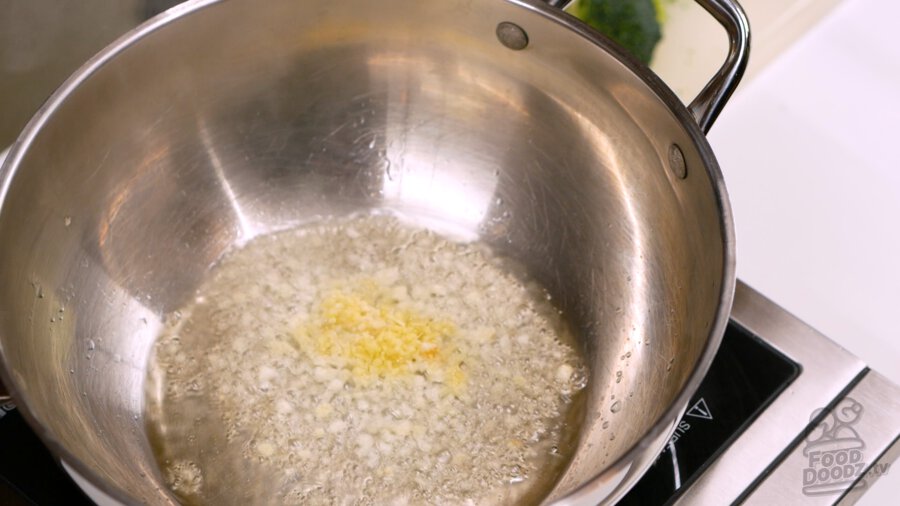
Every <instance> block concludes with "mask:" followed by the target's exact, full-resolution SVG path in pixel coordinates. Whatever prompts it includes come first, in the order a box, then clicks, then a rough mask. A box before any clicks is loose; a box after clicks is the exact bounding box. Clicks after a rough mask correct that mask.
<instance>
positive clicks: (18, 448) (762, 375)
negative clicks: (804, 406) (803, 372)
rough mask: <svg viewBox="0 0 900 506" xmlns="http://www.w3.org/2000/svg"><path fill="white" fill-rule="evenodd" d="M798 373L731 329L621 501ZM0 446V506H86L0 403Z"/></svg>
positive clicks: (677, 486)
mask: <svg viewBox="0 0 900 506" xmlns="http://www.w3.org/2000/svg"><path fill="white" fill-rule="evenodd" d="M799 371H800V367H799V366H798V365H797V364H795V363H794V362H792V361H790V360H789V359H787V358H786V357H784V356H783V355H782V354H781V353H779V352H777V351H776V350H774V349H772V348H771V347H770V346H769V345H767V344H766V343H765V342H763V341H762V340H761V339H759V338H758V337H757V336H754V335H752V334H751V333H750V332H748V331H746V330H745V329H743V328H741V327H740V326H738V325H737V324H734V323H732V324H730V325H729V326H728V329H727V331H726V333H725V337H724V339H723V340H722V346H721V347H720V349H719V352H718V354H717V355H716V358H715V360H714V361H713V363H712V365H711V366H710V370H709V373H708V374H707V376H706V378H705V379H704V381H703V383H702V384H701V385H700V388H699V389H698V391H697V393H696V394H695V395H694V398H693V399H692V400H691V402H690V404H689V406H690V407H689V408H688V411H687V412H686V413H685V415H684V417H683V418H682V420H681V421H680V422H679V424H678V428H677V430H676V432H675V435H674V436H673V437H672V440H671V442H670V444H669V445H668V446H667V447H666V449H665V450H664V451H663V452H662V454H660V456H659V457H658V458H657V460H656V462H655V463H654V464H653V466H652V467H651V468H650V469H649V470H648V471H647V473H646V474H645V475H644V477H643V478H642V479H641V480H640V482H638V484H637V485H636V486H635V488H634V489H632V491H631V492H629V493H628V495H627V496H625V498H624V499H623V500H622V502H621V504H625V505H638V504H639V505H644V506H651V505H657V504H667V503H670V502H672V501H674V500H675V499H677V498H678V495H679V494H680V493H681V492H682V491H683V490H684V489H685V487H687V486H688V485H690V483H691V482H693V480H695V479H696V478H697V476H699V474H700V473H701V472H702V471H703V469H705V467H706V466H707V465H708V463H709V462H711V461H712V460H713V459H714V458H715V457H716V456H717V455H718V454H719V453H721V452H722V451H723V450H724V449H726V448H727V447H728V445H730V444H731V442H732V441H733V440H734V439H735V438H737V437H738V436H739V435H740V434H741V432H743V430H744V428H745V427H746V426H747V425H748V424H749V423H750V422H752V421H753V420H754V419H755V418H756V417H757V416H758V415H759V413H761V412H762V411H763V410H764V409H765V407H766V406H767V405H768V404H769V403H770V402H771V401H772V400H773V399H774V398H775V397H776V396H777V395H778V394H779V393H780V392H781V391H782V390H783V389H784V388H785V387H787V385H789V384H790V382H791V381H792V380H793V379H794V378H795V377H796V376H797V374H799ZM0 449H2V454H0V504H3V505H13V506H18V505H38V506H43V505H57V504H66V505H80V504H92V502H91V501H90V500H89V499H88V498H87V497H86V496H85V495H84V494H83V493H82V492H81V491H80V489H79V488H78V487H77V486H76V485H75V484H74V483H73V482H72V481H71V479H69V477H68V475H67V474H66V473H65V471H63V469H62V468H61V467H60V466H59V464H57V462H56V461H55V460H54V459H53V457H52V456H51V455H50V453H49V452H48V451H47V449H46V448H44V446H43V445H42V444H41V442H40V440H39V439H38V438H37V436H35V435H34V433H33V432H31V430H30V428H29V427H28V425H27V424H26V423H25V421H24V420H23V419H22V417H21V415H20V414H19V413H18V410H16V409H15V407H14V406H13V405H12V404H11V403H7V404H3V405H0Z"/></svg>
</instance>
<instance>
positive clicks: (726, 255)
mask: <svg viewBox="0 0 900 506" xmlns="http://www.w3.org/2000/svg"><path fill="white" fill-rule="evenodd" d="M224 1H227V0H188V1H186V2H184V3H182V4H179V5H177V6H175V7H172V8H171V9H169V10H167V11H164V12H163V13H161V14H159V15H157V16H155V17H153V18H151V19H149V20H147V21H145V22H144V23H142V24H140V25H138V26H137V27H135V28H134V29H132V30H130V31H128V32H127V33H125V34H124V35H122V36H121V37H119V38H117V39H116V40H115V41H113V42H112V43H110V44H109V45H108V46H106V47H105V48H104V49H102V50H101V51H100V52H98V53H97V54H96V55H94V56H93V57H91V58H90V59H89V60H88V61H87V62H85V63H84V64H83V65H82V66H81V67H80V68H79V69H78V70H76V71H75V72H74V73H73V74H72V75H71V76H70V77H69V78H68V79H66V81H65V82H64V83H63V84H62V85H60V87H59V88H57V90H56V91H55V92H54V93H53V94H52V95H51V96H50V98H48V99H47V101H46V102H45V103H44V104H43V105H42V106H41V107H40V109H38V111H37V112H36V113H35V115H34V116H33V117H32V118H31V120H29V122H28V124H27V125H26V126H25V128H24V129H23V130H22V133H21V134H20V135H19V137H18V138H17V139H16V141H15V142H14V143H13V144H12V145H11V146H10V147H9V150H8V152H7V156H6V159H5V161H4V162H3V163H2V165H0V212H2V207H3V202H4V201H5V198H6V195H7V192H8V191H9V187H10V185H11V182H12V179H13V176H14V175H15V172H16V169H17V168H18V166H19V164H20V163H21V160H22V158H23V157H24V156H25V154H26V152H27V151H28V148H29V146H30V145H31V143H32V142H33V141H34V139H35V137H36V136H37V134H38V133H39V132H40V131H41V130H42V128H43V126H44V124H45V123H47V121H49V120H50V118H51V117H52V116H53V114H54V113H55V111H56V110H57V109H58V108H59V107H60V105H61V104H63V103H64V102H65V100H66V99H67V98H68V96H69V95H70V94H71V93H72V92H73V91H74V90H76V89H77V88H78V87H79V86H80V85H81V83H83V82H84V81H86V80H87V79H89V78H90V77H91V76H92V75H93V74H94V73H95V72H97V71H98V70H99V69H100V68H101V67H103V66H104V65H105V64H106V63H107V62H109V61H111V60H112V59H113V58H115V57H116V56H117V55H118V54H119V53H121V52H122V51H124V50H125V49H127V48H128V47H130V46H131V45H132V44H135V43H136V42H138V41H139V40H140V39H142V38H144V37H146V36H148V35H150V34H151V33H153V32H155V31H156V30H158V29H160V28H162V27H164V26H166V25H168V24H169V23H171V22H173V21H175V20H177V19H179V18H182V17H184V16H187V15H190V14H193V13H195V12H199V11H200V10H202V9H204V8H207V7H210V6H212V5H215V4H218V3H221V2H224ZM503 1H505V2H508V3H511V4H514V5H517V6H519V7H521V8H523V9H525V10H528V11H530V12H532V13H534V14H536V15H540V16H543V17H545V18H547V19H549V20H551V21H553V22H555V23H556V24H557V25H559V26H560V27H561V28H563V29H566V30H569V31H571V32H574V33H575V34H576V35H578V36H580V37H582V38H583V39H585V40H587V41H588V42H590V43H592V44H593V45H595V46H597V47H598V48H599V49H601V50H603V51H606V52H607V53H609V54H610V55H612V56H613V57H615V58H616V59H617V60H618V61H619V62H620V63H621V64H623V65H624V66H625V67H626V68H627V69H628V70H630V71H631V72H632V73H633V74H634V75H635V76H637V77H638V78H639V79H640V80H641V81H642V82H643V83H644V84H645V85H647V86H648V87H649V88H650V89H651V90H652V91H653V92H654V93H655V95H656V96H657V98H659V99H660V100H661V101H662V102H663V103H664V104H665V105H666V106H667V107H668V109H669V111H670V112H671V113H672V114H673V115H674V116H675V117H676V119H677V120H678V121H679V122H680V123H681V124H682V126H683V127H684V129H685V131H686V133H687V134H688V136H689V137H690V138H691V141H692V142H693V143H694V147H695V148H696V149H697V152H698V154H699V156H700V158H701V160H702V161H703V167H704V169H705V170H706V173H707V176H708V177H709V179H710V182H711V183H712V190H713V192H714V194H715V195H714V197H715V201H716V207H717V209H718V211H719V217H720V220H719V222H720V233H721V234H722V240H723V244H722V246H723V250H722V251H723V258H722V260H723V270H722V278H721V280H720V282H721V286H720V291H719V305H718V308H717V310H716V314H715V316H714V318H713V320H712V321H711V325H710V330H709V334H708V336H707V340H706V343H705V345H704V348H703V351H702V353H701V355H700V358H699V359H698V360H697V362H696V364H695V366H694V370H693V371H692V372H691V374H690V376H689V377H688V380H687V382H686V383H685V384H684V386H683V387H682V389H681V392H680V393H679V394H678V396H677V397H676V399H675V401H674V402H673V403H671V404H670V405H669V407H668V408H667V409H666V411H665V412H664V413H663V414H662V415H661V416H660V417H659V418H658V419H657V420H656V421H655V422H654V423H653V425H652V426H651V428H650V430H649V431H647V432H646V433H645V434H644V435H643V436H641V438H640V439H639V440H638V441H637V443H635V444H634V446H632V447H631V448H630V449H629V450H628V451H627V452H625V454H624V455H622V456H621V457H620V458H619V459H618V460H616V461H615V462H614V463H612V464H611V465H609V466H607V467H606V468H605V469H601V470H598V472H597V474H596V475H594V476H593V477H592V478H591V479H589V480H588V481H586V482H585V483H583V484H581V485H580V486H578V488H576V489H574V490H573V491H571V492H570V493H569V494H567V495H565V496H563V497H560V498H559V499H557V500H556V501H555V502H554V503H553V504H555V505H576V504H596V502H597V501H598V500H600V501H602V502H611V501H614V500H616V499H618V498H619V497H621V495H624V493H625V492H627V490H628V489H629V488H631V485H633V484H634V482H636V481H637V479H638V478H639V477H640V476H641V475H643V473H644V472H645V470H646V467H648V466H649V465H650V463H652V460H649V459H648V461H647V462H646V463H645V465H644V466H643V467H644V469H638V471H639V472H638V473H635V472H634V471H635V470H634V469H631V464H632V463H633V462H634V461H636V460H638V457H640V456H641V455H642V454H644V453H646V452H648V451H653V452H654V454H655V453H657V452H658V451H659V450H660V449H661V448H659V447H657V445H655V444H654V442H658V441H660V440H662V441H668V439H669V437H670V436H671V434H672V432H673V431H674V429H675V422H677V421H678V420H679V419H680V418H681V416H682V415H683V414H684V411H685V410H686V409H687V404H688V402H689V400H690V398H691V396H692V395H693V394H694V392H695V391H696V390H697V388H698V387H699V385H700V382H701V381H702V380H703V378H704V376H705V375H706V372H707V371H708V369H709V366H710V364H711V363H712V360H713V358H714V357H715V355H716V352H717V351H718V348H719V344H720V343H721V341H722V337H723V335H724V333H725V328H726V326H727V324H728V320H729V317H730V314H731V307H732V303H733V300H734V290H735V284H736V274H735V272H736V268H735V257H736V254H735V232H734V221H733V216H732V212H731V205H730V203H729V200H728V192H727V190H726V188H725V181H724V178H723V176H722V173H721V170H720V168H719V165H718V162H717V161H716V159H715V156H714V154H713V152H712V148H711V147H710V145H709V143H708V141H707V140H706V137H705V135H704V134H703V132H702V131H701V129H700V127H699V126H698V125H697V123H696V120H695V119H694V117H693V116H692V115H691V113H690V112H689V111H688V109H687V107H686V106H685V105H684V104H683V103H682V102H681V101H680V100H679V99H678V97H676V96H675V93H674V92H673V91H672V90H671V89H670V88H669V87H668V86H667V85H666V84H665V83H664V82H663V81H662V79H660V78H659V76H657V75H656V74H655V73H654V72H653V71H652V70H650V68H649V67H648V66H647V65H645V64H644V63H642V62H640V61H638V60H637V59H635V58H634V57H633V56H632V55H631V54H630V53H628V52H627V51H626V50H624V49H623V48H621V47H620V46H619V45H618V44H616V43H615V42H613V41H612V40H611V39H609V38H608V37H606V36H605V35H603V34H601V33H599V32H597V31H596V30H594V29H593V28H591V27H590V26H588V25H587V24H586V23H584V22H582V21H581V20H579V19H578V18H575V17H574V16H572V15H570V14H568V13H566V12H564V11H562V10H561V9H558V8H554V7H551V6H549V5H547V4H546V3H544V2H543V1H542V0H503ZM5 363H6V356H5V353H4V351H3V350H2V348H0V379H2V381H3V384H4V385H5V386H6V387H7V389H8V391H9V394H10V396H11V397H12V398H13V399H14V400H15V403H16V405H17V406H18V407H19V410H20V412H21V413H22V416H23V418H24V419H25V420H26V422H27V423H28V425H29V426H30V427H31V428H32V430H34V432H35V433H36V434H37V435H38V437H40V439H41V441H42V442H43V443H44V445H45V446H47V447H48V448H49V449H50V451H51V453H52V454H53V455H55V456H56V457H57V458H59V459H60V460H61V461H63V462H65V463H66V464H67V465H68V466H70V467H71V468H72V469H73V470H74V471H75V472H76V473H78V474H79V475H80V476H82V477H83V478H84V479H86V480H87V481H88V482H89V483H90V484H92V485H94V486H95V487H97V489H99V490H100V491H101V492H103V493H104V494H106V495H108V496H110V497H111V498H112V499H114V500H116V501H119V502H120V503H123V504H131V503H134V502H135V500H134V498H133V497H131V496H130V495H129V494H127V493H126V492H125V491H124V490H122V489H120V488H119V487H117V486H115V485H112V484H110V483H109V482H107V481H106V480H103V479H102V478H101V477H100V476H99V475H98V474H97V473H95V472H94V471H93V469H91V468H90V467H89V466H87V465H86V464H85V463H84V462H82V460H81V459H79V458H77V457H76V456H75V455H74V454H72V453H71V452H69V451H68V450H67V449H66V448H65V447H64V446H63V445H62V444H60V443H59V442H58V441H57V440H56V438H54V437H53V435H52V434H50V433H49V431H48V430H47V429H46V428H45V427H44V426H43V425H42V424H41V423H40V422H39V421H38V420H37V418H35V417H34V416H33V415H32V414H31V408H30V407H29V403H28V401H27V398H26V397H25V396H23V395H20V394H19V388H18V385H17V382H16V381H15V378H13V377H12V376H11V375H10V374H9V372H8V371H7V370H6V367H5ZM662 436H666V437H665V439H661V438H662ZM620 474H622V475H623V476H624V477H623V478H621V479H620V480H619V481H618V482H615V478H616V476H618V475H620ZM610 481H613V483H612V484H611V485H610V484H609V482H610ZM610 487H611V488H610ZM603 492H606V494H607V495H606V496H605V497H603V498H598V497H597V495H600V494H601V493H603Z"/></svg>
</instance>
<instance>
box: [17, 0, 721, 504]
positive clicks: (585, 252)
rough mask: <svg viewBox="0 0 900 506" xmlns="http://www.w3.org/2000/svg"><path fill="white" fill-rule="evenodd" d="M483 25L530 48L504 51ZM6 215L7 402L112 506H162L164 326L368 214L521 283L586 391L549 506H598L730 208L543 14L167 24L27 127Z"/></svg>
mask: <svg viewBox="0 0 900 506" xmlns="http://www.w3.org/2000/svg"><path fill="white" fill-rule="evenodd" d="M502 21H509V22H513V23H515V24H517V25H519V26H521V27H523V29H524V30H526V31H527V33H528V35H529V38H530V43H529V46H528V48H527V49H526V50H523V51H517V52H511V51H510V50H509V49H508V48H506V47H504V46H503V45H502V44H500V43H499V42H498V41H497V38H496V35H495V29H496V26H497V24H498V23H500V22H502ZM224 26H228V27H229V29H227V30H223V29H222V27H224ZM241 27H266V28H265V30H257V29H252V28H248V29H241ZM673 143H677V144H678V145H679V146H680V147H681V149H682V151H683V154H684V159H685V162H686V164H687V167H689V175H688V177H687V178H686V179H679V178H678V177H677V176H675V175H673V174H672V173H671V172H670V171H669V170H668V169H667V168H666V161H667V160H668V150H669V147H670V146H671V145H672V144H673ZM0 206H2V207H0V243H2V244H4V245H5V247H4V249H3V251H2V252H0V255H2V256H0V279H2V280H3V283H2V284H0V307H3V308H4V311H2V312H0V347H2V358H3V363H4V372H3V374H4V378H3V379H4V381H5V382H7V384H8V386H10V387H11V388H12V389H13V391H14V395H15V397H16V399H17V401H18V404H19V405H20V406H21V407H22V408H23V409H22V410H23V413H24V414H25V415H26V417H27V418H28V420H29V422H30V423H31V424H32V425H33V426H34V427H35V429H36V430H37V432H38V434H39V435H40V436H41V437H42V438H43V439H44V441H45V442H46V443H47V444H48V446H50V448H51V449H52V450H53V451H54V452H56V453H57V454H58V455H60V456H62V457H63V458H64V459H65V460H66V461H67V462H68V463H69V464H71V466H72V467H73V468H75V469H76V470H77V471H78V472H79V473H80V474H82V475H83V476H85V477H86V478H87V479H89V480H90V481H91V482H93V483H95V484H96V485H97V486H98V487H100V488H101V489H103V490H105V491H107V492H110V493H111V494H112V495H114V496H115V497H117V498H119V499H122V500H125V501H128V502H149V503H160V502H163V503H164V502H171V501H172V500H173V499H172V497H171V495H170V494H168V492H166V491H165V490H164V487H163V486H162V481H161V479H160V475H159V472H158V470H157V468H156V464H155V463H154V460H153V458H152V455H151V454H150V452H149V448H148V444H147V440H146V437H145V435H144V427H143V421H142V420H141V415H142V403H143V390H142V385H143V382H144V371H145V366H146V361H147V357H148V354H149V351H150V349H151V346H152V343H153V340H154V338H155V336H156V334H157V332H158V331H159V328H160V326H161V322H162V319H163V318H164V317H165V316H166V315H167V314H169V313H170V312H172V311H174V310H176V309H178V308H179V306H181V305H182V304H183V303H184V302H185V301H186V300H187V299H189V298H190V297H191V295H192V293H193V291H194V289H195V288H196V287H197V285H198V284H199V283H200V282H201V281H202V280H203V279H204V277H205V276H206V275H207V273H208V270H209V267H210V265H211V264H212V263H213V262H214V261H215V260H216V259H217V258H219V257H220V256H221V255H222V254H223V252H225V251H226V250H227V249H228V248H230V247H232V246H234V245H237V244H241V243H242V242H245V241H247V240H250V239H252V238H253V237H255V236H258V235H260V234H265V233H269V232H272V231H276V230H281V229H284V228H287V227H292V226H296V225H299V224H302V223H305V222H309V221H312V220H315V219H316V218H317V217H320V216H322V215H325V214H332V215H343V214H347V213H351V212H355V211H359V210H367V209H380V210H387V211H390V212H394V213H400V214H404V215H406V216H409V217H411V218H414V219H417V220H418V221H419V222H420V223H422V224H423V225H426V226H429V227H432V228H434V229H436V230H438V231H442V232H446V233H448V234H451V235H454V236H456V237H458V238H460V239H462V240H473V239H480V240H483V241H486V242H487V243H489V244H491V245H493V246H494V247H495V248H496V249H497V250H498V251H500V252H502V253H504V254H508V255H511V256H513V257H515V258H517V259H519V260H520V261H521V262H522V263H523V264H524V265H526V266H527V267H528V268H529V269H530V271H531V274H532V275H533V276H535V277H536V278H538V279H539V280H540V281H542V282H543V283H544V284H545V285H546V287H547V288H548V290H549V291H550V292H551V293H552V294H553V296H554V300H556V301H557V303H558V304H559V305H560V307H561V309H563V310H564V311H565V312H566V314H567V315H569V318H571V320H572V322H573V323H574V325H575V326H576V328H577V329H578V330H579V334H580V337H581V341H582V345H583V347H584V349H585V353H586V356H587V358H588V361H589V364H590V367H591V383H590V386H589V389H588V396H587V406H586V414H585V420H584V426H583V430H582V434H581V439H580V441H579V446H578V450H577V452H576V456H575V458H574V459H573V462H572V463H571V465H570V466H569V468H568V470H567V472H566V474H565V476H563V477H562V479H561V480H560V482H559V484H558V485H557V488H556V490H555V491H554V492H553V494H552V497H553V498H555V499H560V503H561V504H596V503H597V502H599V501H602V500H604V498H605V500H613V499H615V498H616V497H617V496H618V495H620V494H621V493H622V492H623V491H624V490H625V489H626V488H627V487H628V486H630V484H631V483H632V482H633V481H634V480H635V479H636V478H637V477H638V476H640V474H641V473H642V472H643V470H644V469H645V468H646V466H647V465H649V464H650V463H651V462H652V460H653V458H655V456H656V454H657V453H658V452H659V450H660V448H661V447H662V445H663V444H664V443H665V441H666V440H667V439H668V437H669V435H670V434H671V431H672V429H673V427H674V423H675V421H676V420H677V418H678V417H679V415H680V414H681V413H682V412H683V411H684V409H685V406H686V403H687V401H688V399H689V397H690V394H691V393H692V391H693V390H694V389H695V388H696V386H697V385H698V383H699V381H700V380H701V378H702V376H703V374H704V373H705V371H706V369H707V367H708V365H709V362H710V361H711V359H712V357H713V355H714V353H715V350H716V348H717V345H718V342H719V340H720V338H721V334H722V332H723V330H724V326H725V324H726V322H727V316H728V313H729V310H730V306H731V298H732V291H733V286H734V269H733V262H734V243H733V231H732V224H731V215H730V211H729V208H728V203H727V198H726V194H725V190H724V186H723V183H722V180H721V175H720V173H719V171H718V167H717V165H716V163H715V160H714V158H713V156H712V153H711V151H710V149H709V146H708V144H707V143H706V141H705V139H704V138H703V136H702V132H701V130H700V129H699V128H698V127H697V125H696V124H695V123H694V122H693V118H692V117H691V115H690V113H689V112H688V110H687V109H686V108H685V107H684V106H683V105H682V104H680V103H679V102H678V101H677V100H676V98H675V97H674V95H673V94H672V93H671V92H670V91H669V90H668V88H666V87H665V86H664V85H663V84H662V83H661V82H660V81H659V80H658V79H657V78H656V77H655V76H653V75H652V74H651V73H649V71H647V69H646V68H645V67H643V66H640V65H638V64H636V63H634V62H632V61H631V60H630V59H629V58H628V57H627V56H626V55H624V54H622V53H621V52H620V50H619V49H618V48H617V47H615V46H613V45H611V44H609V43H608V41H607V40H606V39H605V38H603V37H600V36H598V35H596V34H595V33H593V32H591V31H590V29H589V28H587V27H586V26H585V25H584V24H582V23H580V22H577V21H575V20H574V19H573V18H571V17H570V16H567V15H564V14H562V13H561V12H559V11H558V10H556V9H553V8H550V7H547V6H546V5H544V4H542V3H541V2H538V1H536V0H528V1H526V0H508V1H500V0H495V1H485V2H477V3H475V2H471V1H468V0H441V1H415V2H414V1H409V0H406V1H402V0H384V1H381V2H369V1H366V0H341V1H333V2H327V3H308V2H293V1H288V0H279V1H271V2H267V3H266V4H265V8H260V6H259V4H258V3H256V2H253V1H250V0H231V1H227V2H218V1H213V0H205V1H197V2H189V3H188V4H183V5H181V6H179V7H176V8H174V9H172V10H170V11H168V12H167V13H165V14H163V15H162V16H160V17H158V18H156V19H155V20H153V21H152V22H150V23H149V24H146V25H143V26H142V27H140V28H139V29H138V30H136V31H135V32H132V33H131V34H129V35H128V36H126V37H124V38H123V39H121V40H120V41H119V42H118V43H117V44H116V45H114V46H112V47H111V48H109V49H107V50H105V51H104V52H103V53H101V54H99V55H98V56H97V57H95V58H94V59H92V60H91V61H90V62H88V63H87V64H86V65H85V67H83V68H82V69H81V70H80V71H79V72H78V73H77V74H76V75H74V76H73V77H72V78H71V79H70V80H69V81H68V82H67V83H66V84H65V85H63V87H62V88H61V89H60V90H59V91H58V92H57V93H56V94H55V95H54V96H53V97H52V98H51V99H50V100H49V101H48V102H47V104H45V106H44V107H43V108H42V109H41V111H40V112H39V114H38V115H37V116H36V117H35V118H34V119H33V120H32V122H31V123H30V124H29V126H28V128H27V129H26V130H25V132H24V133H23V135H22V136H21V137H20V138H19V140H18V141H17V142H16V144H14V145H13V148H12V150H11V152H10V154H9V157H8V159H7V160H6V162H5V164H4V166H3V167H2V168H0ZM629 354H630V355H629ZM623 357H625V358H623ZM617 371H622V372H623V373H624V374H623V376H622V380H621V381H616V372H617ZM613 396H615V399H616V400H618V401H619V402H617V404H619V405H620V406H621V409H620V410H618V411H617V412H616V413H612V412H611V410H610V406H611V404H612V400H613ZM605 421H609V422H610V425H609V428H608V429H603V428H602V423H603V422H605ZM613 436H614V437H613Z"/></svg>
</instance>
